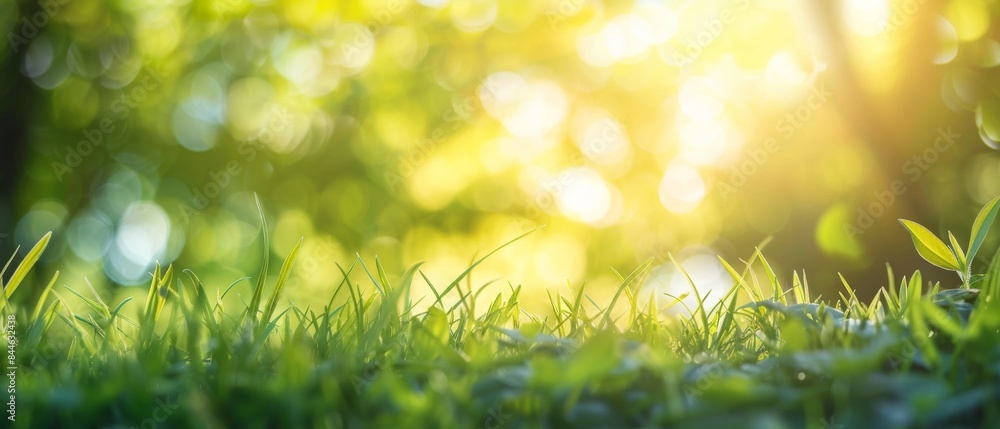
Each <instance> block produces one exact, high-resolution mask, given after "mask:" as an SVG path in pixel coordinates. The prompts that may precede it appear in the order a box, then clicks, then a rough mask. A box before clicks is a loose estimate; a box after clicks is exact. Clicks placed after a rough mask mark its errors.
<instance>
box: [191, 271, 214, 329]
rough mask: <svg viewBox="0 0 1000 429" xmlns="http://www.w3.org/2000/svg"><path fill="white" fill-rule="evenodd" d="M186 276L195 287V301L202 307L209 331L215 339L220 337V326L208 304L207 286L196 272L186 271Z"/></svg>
mask: <svg viewBox="0 0 1000 429" xmlns="http://www.w3.org/2000/svg"><path fill="white" fill-rule="evenodd" d="M183 272H184V274H187V276H188V278H189V279H191V283H192V284H193V285H194V292H195V299H196V300H197V301H198V305H199V306H200V307H201V311H202V313H203V314H202V317H203V319H204V320H205V323H206V324H207V325H208V329H209V330H210V331H211V332H212V335H213V336H214V337H218V336H219V326H218V323H217V321H216V320H215V316H214V315H213V312H212V306H211V304H209V303H208V293H206V292H205V285H204V284H203V283H202V282H201V279H200V278H198V276H197V275H195V273H194V271H191V270H189V269H185V270H184V271H183Z"/></svg>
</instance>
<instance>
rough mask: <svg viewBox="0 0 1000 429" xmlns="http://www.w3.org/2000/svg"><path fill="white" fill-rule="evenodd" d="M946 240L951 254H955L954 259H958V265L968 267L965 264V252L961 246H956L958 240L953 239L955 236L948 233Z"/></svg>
mask: <svg viewBox="0 0 1000 429" xmlns="http://www.w3.org/2000/svg"><path fill="white" fill-rule="evenodd" d="M948 240H950V241H951V250H952V252H953V253H954V254H955V257H957V258H958V265H959V266H962V267H968V266H969V265H968V264H966V261H967V259H966V257H965V252H964V251H963V250H962V245H960V244H958V239H956V238H955V234H952V233H951V231H948Z"/></svg>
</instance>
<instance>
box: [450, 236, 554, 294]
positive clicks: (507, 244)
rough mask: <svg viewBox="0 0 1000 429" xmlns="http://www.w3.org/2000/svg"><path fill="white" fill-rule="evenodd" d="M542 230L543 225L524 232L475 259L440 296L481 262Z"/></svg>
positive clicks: (455, 285)
mask: <svg viewBox="0 0 1000 429" xmlns="http://www.w3.org/2000/svg"><path fill="white" fill-rule="evenodd" d="M542 228H545V225H542V226H539V227H537V228H533V229H531V230H529V231H528V232H525V233H524V234H521V235H519V236H517V237H514V239H512V240H510V241H508V242H506V243H504V244H501V245H500V247H497V248H496V249H493V250H491V251H490V252H489V253H487V254H486V255H484V256H483V257H482V258H479V259H477V260H476V262H475V263H473V264H472V265H470V266H469V268H466V269H465V271H463V272H462V274H460V275H459V276H458V277H456V278H455V280H452V282H451V283H450V284H449V285H448V287H446V288H445V289H444V291H442V292H441V296H445V295H447V294H448V292H451V290H452V289H454V288H455V287H457V286H458V285H459V283H461V281H462V279H464V278H465V276H467V275H469V273H471V272H472V270H473V269H475V268H476V267H477V266H479V264H482V263H483V261H485V260H486V259H488V258H489V257H490V256H493V254H495V253H497V252H499V251H500V250H502V249H504V248H506V247H507V246H510V245H511V244H514V243H515V242H517V241H518V240H520V239H522V238H524V237H527V236H528V235H529V234H532V233H534V232H535V231H538V230H540V229H542Z"/></svg>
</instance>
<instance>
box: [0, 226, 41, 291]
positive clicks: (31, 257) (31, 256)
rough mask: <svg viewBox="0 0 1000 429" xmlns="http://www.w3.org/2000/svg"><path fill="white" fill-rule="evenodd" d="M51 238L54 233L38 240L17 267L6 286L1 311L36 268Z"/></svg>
mask: <svg viewBox="0 0 1000 429" xmlns="http://www.w3.org/2000/svg"><path fill="white" fill-rule="evenodd" d="M51 238H52V232H49V233H47V234H45V235H44V236H42V239H41V240H38V243H37V244H35V247H33V248H32V249H31V251H30V252H28V255H27V256H25V257H24V260H23V261H21V264H20V265H18V266H17V269H16V270H14V274H13V275H11V277H10V281H8V282H7V284H6V285H4V290H3V297H4V299H3V300H0V310H2V309H3V307H4V305H5V304H6V303H7V300H8V299H10V296H11V295H12V294H13V293H14V291H15V290H16V289H17V286H18V285H20V284H21V281H22V280H24V277H25V276H27V275H28V271H31V267H34V266H35V262H38V258H39V257H41V256H42V252H44V251H45V247H46V246H48V245H49V240H50V239H51Z"/></svg>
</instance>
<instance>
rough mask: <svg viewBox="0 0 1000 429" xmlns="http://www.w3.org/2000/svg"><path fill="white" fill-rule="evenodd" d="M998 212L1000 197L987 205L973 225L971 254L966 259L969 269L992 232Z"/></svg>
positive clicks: (970, 244) (999, 209) (970, 243)
mask: <svg viewBox="0 0 1000 429" xmlns="http://www.w3.org/2000/svg"><path fill="white" fill-rule="evenodd" d="M997 211H1000V197H996V198H994V199H993V201H990V202H989V203H987V204H986V206H984V207H983V209H982V210H980V211H979V215H978V216H976V221H975V222H974V223H973V224H972V236H971V237H969V254H968V256H967V257H966V259H967V260H968V265H967V267H971V266H972V261H973V260H974V259H975V258H976V253H978V252H979V248H980V247H981V246H982V245H983V241H984V240H986V234H988V233H989V232H990V226H991V225H992V224H993V220H994V219H996V217H997Z"/></svg>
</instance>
